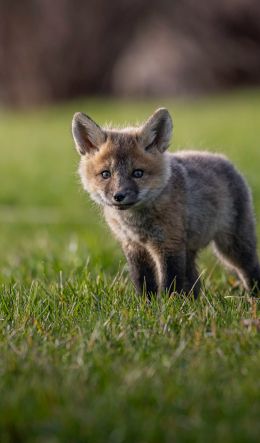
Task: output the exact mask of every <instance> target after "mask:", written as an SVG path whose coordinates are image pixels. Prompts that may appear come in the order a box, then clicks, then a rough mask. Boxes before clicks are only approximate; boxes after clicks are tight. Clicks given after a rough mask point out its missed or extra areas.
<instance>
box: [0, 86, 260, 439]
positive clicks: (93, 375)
mask: <svg viewBox="0 0 260 443" xmlns="http://www.w3.org/2000/svg"><path fill="white" fill-rule="evenodd" d="M160 105H165V106H168V107H169V109H170V111H171V113H172V115H173V117H174V121H175V134H174V141H173V146H172V149H173V150H174V149H180V148H198V149H208V150H212V151H218V152H224V153H226V154H227V155H228V156H229V157H230V159H231V160H232V161H234V162H235V164H236V165H237V166H238V167H239V168H240V170H241V171H242V172H243V173H244V175H245V176H246V177H247V179H248V181H249V183H250V185H251V187H252V190H253V197H254V202H255V208H256V215H257V219H258V220H259V224H258V225H259V227H260V175H259V165H260V129H259V121H260V91H257V90H255V91H251V92H249V91H244V92H240V93H236V94H230V95H228V96H219V97H211V98H208V99H203V100H200V101H190V102H180V101H177V102H175V101H169V100H168V101H165V100H162V101H160V102H158V101H156V102H155V101H147V102H139V103H138V102H135V103H134V102H127V101H124V102H122V101H121V102H120V101H112V100H100V99H90V100H84V101H81V102H75V103H71V104H64V105H63V106H56V107H52V108H49V109H42V110H38V111H34V112H28V113H19V112H4V111H2V112H1V114H0V177H1V186H0V229H1V236H0V291H1V292H0V352H1V354H0V441H1V443H5V442H39V443H45V442H46V443H47V442H48V443H49V442H50V443H53V442H60V441H62V442H95V443H99V442H106V443H120V442H131V443H139V442H140V443H141V442H142V443H150V442H153V443H159V442H167V443H174V442H176V443H177V442H195V441H196V442H205V443H208V442H209V441H213V442H221V443H229V442H241V443H242V442H258V441H259V435H260V419H259V417H260V335H259V331H258V330H257V328H256V326H254V323H253V321H252V324H250V322H249V327H245V325H244V323H243V320H245V319H249V320H254V319H255V318H257V317H259V302H258V301H252V300H251V299H250V298H249V297H248V296H247V295H245V294H243V293H242V291H241V290H240V289H235V288H234V287H233V286H234V285H232V284H230V283H233V280H232V279H230V276H229V275H228V274H227V273H225V272H224V271H223V269H222V268H220V267H219V266H218V265H216V260H215V258H214V257H213V256H212V255H211V254H210V252H206V253H204V254H203V255H202V258H201V263H200V267H201V270H202V271H203V291H202V294H201V297H200V299H199V300H198V301H197V302H194V301H192V300H189V299H186V298H181V297H179V298H177V297H176V298H170V299H168V298H167V297H162V298H158V299H157V300H153V302H152V303H151V305H148V304H147V303H146V302H145V301H144V300H142V299H139V298H137V297H136V295H135V293H134V291H133V288H132V286H131V283H130V282H129V278H128V275H127V270H126V268H125V264H124V263H125V262H124V258H123V257H122V254H121V252H120V249H119V247H118V246H117V244H116V242H115V241H114V240H113V239H112V236H111V235H110V233H109V232H108V229H107V228H106V226H105V224H104V222H103V221H102V217H101V215H100V211H99V210H98V209H97V208H96V207H95V206H94V205H93V204H92V203H90V201H89V199H88V197H87V196H86V195H84V194H83V192H82V191H81V188H80V186H79V183H78V179H77V175H76V169H77V163H78V156H77V154H76V152H75V150H74V149H73V143H72V139H71V136H70V122H71V117H72V114H73V112H75V111H79V110H82V111H85V112H87V113H89V114H90V115H91V116H92V117H93V118H95V119H97V120H98V121H99V122H100V123H103V122H105V121H109V120H112V121H114V122H118V123H121V124H122V123H124V122H128V121H132V122H136V121H138V120H142V119H144V118H146V117H147V116H148V115H149V114H150V113H151V112H152V111H153V110H154V108H156V107H158V106H160ZM258 234H260V230H259V229H258Z"/></svg>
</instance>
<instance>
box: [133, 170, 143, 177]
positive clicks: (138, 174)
mask: <svg viewBox="0 0 260 443" xmlns="http://www.w3.org/2000/svg"><path fill="white" fill-rule="evenodd" d="M143 175H144V171H143V170H142V169H135V170H134V171H133V172H132V176H133V177H134V178H141V177H142V176H143Z"/></svg>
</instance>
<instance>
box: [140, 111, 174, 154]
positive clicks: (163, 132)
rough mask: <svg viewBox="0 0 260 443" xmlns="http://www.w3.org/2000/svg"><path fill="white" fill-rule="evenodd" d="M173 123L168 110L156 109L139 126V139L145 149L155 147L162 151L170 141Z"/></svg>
mask: <svg viewBox="0 0 260 443" xmlns="http://www.w3.org/2000/svg"><path fill="white" fill-rule="evenodd" d="M172 129H173V123H172V118H171V116H170V113H169V111H167V109H165V108H159V109H157V110H156V111H155V112H154V113H153V115H152V116H151V117H150V118H149V119H148V120H147V121H146V122H145V124H144V125H143V126H142V128H141V139H142V143H143V145H144V148H145V150H147V151H149V150H150V149H153V148H157V149H158V151H160V152H164V151H165V150H166V149H167V148H168V146H169V143H170V139H171V136H172Z"/></svg>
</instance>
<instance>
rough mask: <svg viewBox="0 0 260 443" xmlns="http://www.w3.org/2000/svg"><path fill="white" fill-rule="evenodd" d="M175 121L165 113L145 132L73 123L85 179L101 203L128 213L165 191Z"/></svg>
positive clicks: (81, 120)
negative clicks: (168, 154)
mask: <svg viewBox="0 0 260 443" xmlns="http://www.w3.org/2000/svg"><path fill="white" fill-rule="evenodd" d="M172 128H173V125H172V119H171V116H170V114H169V112H168V111H167V109H164V108H160V109H158V110H157V111H155V112H154V114H153V115H152V116H151V117H150V118H149V119H148V120H147V121H146V122H145V123H144V124H143V125H142V126H140V127H134V128H124V129H106V128H101V127H100V126H99V125H97V124H96V123H95V122H94V121H93V120H92V119H91V118H90V117H88V116H86V115H85V114H83V113H80V112H79V113H76V114H75V115H74V117H73V120H72V133H73V138H74V141H75V144H76V149H77V151H78V153H79V154H80V155H81V161H80V168H79V173H80V176H81V180H82V184H83V187H84V189H85V190H87V191H88V192H89V193H90V196H91V197H92V199H93V200H95V201H96V202H98V203H100V204H102V205H108V206H113V207H115V208H117V209H128V208H130V207H132V206H142V205H144V204H145V203H147V202H148V201H150V200H152V199H154V198H155V197H156V196H157V195H158V194H160V192H161V191H162V189H163V188H164V187H165V185H166V183H167V181H168V179H169V176H170V165H169V162H168V161H167V157H166V155H165V154H164V152H165V150H166V149H167V148H168V146H169V141H170V138H171V134H172Z"/></svg>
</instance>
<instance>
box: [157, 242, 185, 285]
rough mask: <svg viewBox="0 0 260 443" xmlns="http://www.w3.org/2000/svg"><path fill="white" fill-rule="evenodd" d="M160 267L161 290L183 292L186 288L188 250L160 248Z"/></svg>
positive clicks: (158, 264)
mask: <svg viewBox="0 0 260 443" xmlns="http://www.w3.org/2000/svg"><path fill="white" fill-rule="evenodd" d="M155 255H156V261H157V266H158V268H159V277H160V290H161V291H162V292H169V293H170V292H173V291H176V292H181V291H183V290H184V289H185V275H186V252H185V249H184V248H183V249H178V250H174V249H173V250H169V249H163V248H159V249H158V250H157V251H156V252H155Z"/></svg>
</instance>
